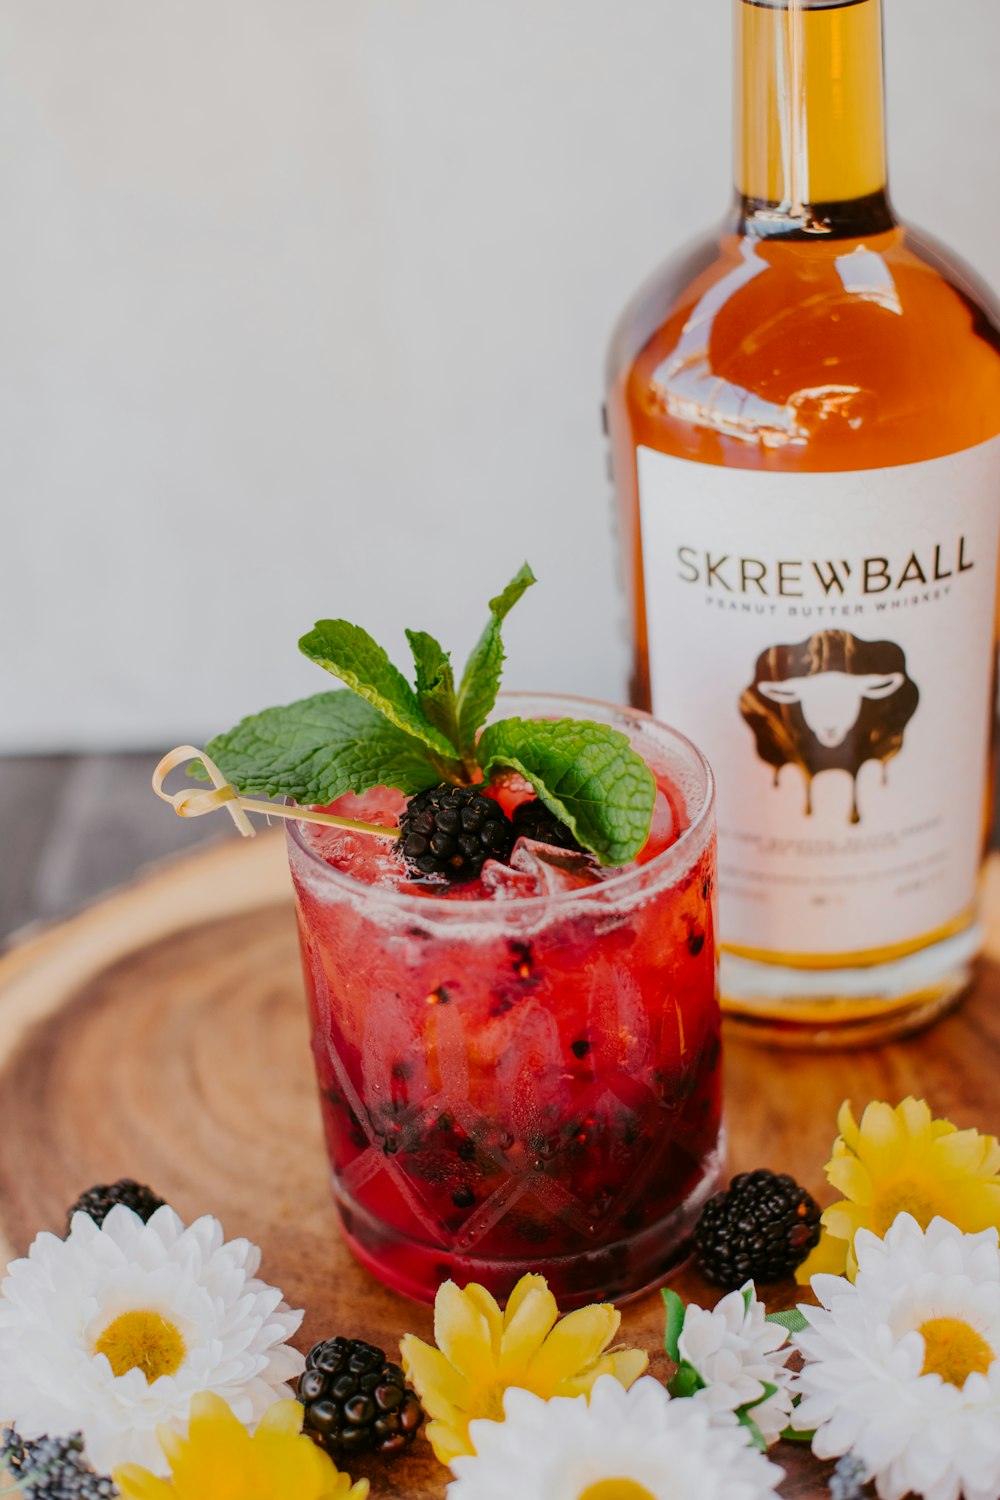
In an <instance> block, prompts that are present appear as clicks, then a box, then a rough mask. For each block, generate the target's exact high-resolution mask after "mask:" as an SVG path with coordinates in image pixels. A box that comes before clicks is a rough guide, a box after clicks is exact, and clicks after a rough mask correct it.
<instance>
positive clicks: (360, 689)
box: [299, 620, 455, 780]
mask: <svg viewBox="0 0 1000 1500" xmlns="http://www.w3.org/2000/svg"><path fill="white" fill-rule="evenodd" d="M299 650H300V651H302V652H304V653H305V655H306V656H308V657H309V659H310V661H314V662H316V663H317V664H318V665H319V666H321V667H325V668H326V670H327V671H328V672H332V673H333V675H334V677H339V678H340V680H341V682H344V683H346V684H347V686H348V687H349V688H350V689H351V690H352V691H353V692H355V693H357V694H358V695H359V696H360V697H362V698H364V699H365V701H366V702H367V703H370V704H371V705H372V707H373V708H377V709H378V711H379V713H380V714H384V715H385V717H386V718H387V719H388V720H389V722H390V723H391V724H395V726H396V728H397V729H402V730H403V731H404V733H406V734H410V735H413V736H414V737H415V738H416V739H418V740H422V741H423V743H424V744H425V745H427V746H428V747H429V748H430V749H431V750H434V751H436V752H437V754H438V755H443V756H444V757H445V758H446V759H448V760H451V759H453V758H454V755H455V752H454V750H453V749H452V746H451V744H450V742H449V741H448V740H447V739H446V738H445V736H444V735H443V734H442V733H441V731H440V729H435V727H434V725H433V724H431V722H430V721H429V720H428V718H427V716H426V714H425V713H424V711H423V709H422V708H421V707H420V704H419V703H418V702H417V699H416V695H415V693H414V691H413V689H412V688H411V687H410V684H409V683H408V682H407V680H406V678H405V677H404V676H403V674H402V672H400V671H399V670H398V669H397V668H396V667H394V666H393V664H392V662H391V661H390V660H389V658H388V656H387V655H386V654H385V652H384V651H383V650H382V647H381V646H379V645H378V644H377V643H376V642H375V641H373V640H372V638H371V636H370V635H369V634H368V632H367V630H362V629H361V627H360V625H352V624H351V623H350V621H349V620H317V621H316V624H315V625H314V626H313V628H312V630H310V631H309V633H308V634H307V635H304V636H303V637H302V639H301V640H300V641H299ZM438 779H439V780H440V777H439V778H438Z"/></svg>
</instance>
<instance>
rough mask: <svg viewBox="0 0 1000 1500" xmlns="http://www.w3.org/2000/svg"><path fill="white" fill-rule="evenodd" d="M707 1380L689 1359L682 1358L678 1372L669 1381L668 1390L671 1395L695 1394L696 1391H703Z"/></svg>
mask: <svg viewBox="0 0 1000 1500" xmlns="http://www.w3.org/2000/svg"><path fill="white" fill-rule="evenodd" d="M704 1389H705V1382H704V1381H703V1380H702V1378H701V1376H700V1375H699V1374H698V1371H697V1370H696V1369H695V1367H694V1365H693V1364H691V1363H690V1361H689V1360H686V1359H685V1360H682V1361H681V1363H680V1364H679V1365H678V1366H677V1370H676V1372H675V1373H674V1374H673V1375H672V1376H671V1377H670V1379H669V1380H668V1381H667V1390H668V1391H669V1392H670V1394H671V1396H678V1397H684V1396H693V1395H694V1393H695V1391H703V1390H704Z"/></svg>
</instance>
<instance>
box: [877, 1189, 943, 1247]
mask: <svg viewBox="0 0 1000 1500" xmlns="http://www.w3.org/2000/svg"><path fill="white" fill-rule="evenodd" d="M940 1211H941V1209H940V1205H939V1204H938V1202H937V1200H936V1199H935V1198H934V1197H933V1195H932V1194H931V1193H930V1192H928V1190H927V1186H926V1184H925V1183H922V1182H913V1181H912V1180H910V1179H908V1178H903V1180H902V1181H901V1182H893V1183H890V1184H889V1186H888V1187H886V1188H884V1189H883V1190H882V1191H881V1192H880V1193H879V1195H878V1198H877V1199H876V1201H875V1203H874V1205H873V1207H872V1223H871V1227H872V1229H873V1230H874V1231H875V1233H876V1234H878V1235H884V1234H885V1233H886V1231H887V1230H889V1229H891V1228H892V1226H893V1224H894V1223H895V1221H896V1215H897V1214H912V1215H913V1217H914V1218H915V1219H916V1221H917V1223H918V1224H919V1225H920V1227H921V1229H926V1228H927V1226H928V1224H929V1223H930V1222H931V1220H932V1219H933V1218H934V1216H935V1214H938V1213H940Z"/></svg>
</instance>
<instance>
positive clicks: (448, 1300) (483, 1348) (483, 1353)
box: [434, 1281, 494, 1385]
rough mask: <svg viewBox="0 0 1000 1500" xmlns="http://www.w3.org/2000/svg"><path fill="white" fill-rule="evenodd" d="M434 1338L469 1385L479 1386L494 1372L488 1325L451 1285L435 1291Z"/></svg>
mask: <svg viewBox="0 0 1000 1500" xmlns="http://www.w3.org/2000/svg"><path fill="white" fill-rule="evenodd" d="M434 1338H435V1340H436V1342H437V1346H438V1348H439V1349H440V1350H441V1352H442V1353H443V1354H444V1355H445V1357H446V1358H447V1359H449V1360H450V1361H451V1363H452V1364H453V1365H454V1366H455V1369H456V1370H458V1371H459V1372H460V1373H461V1374H462V1375H464V1376H465V1377H466V1378H467V1379H468V1380H469V1382H470V1383H471V1384H473V1385H479V1384H481V1383H482V1381H483V1379H484V1377H486V1378H489V1376H490V1374H491V1372H492V1371H493V1369H494V1364H493V1342H492V1339H491V1337H490V1325H489V1322H488V1321H487V1319H486V1317H485V1316H484V1315H483V1313H482V1312H481V1311H480V1309H479V1308H478V1307H477V1306H476V1303H475V1302H474V1301H473V1300H472V1298H471V1297H467V1296H466V1295H465V1293H464V1292H463V1291H460V1290H459V1288H458V1287H457V1286H456V1285H455V1283H454V1282H453V1281H445V1282H443V1283H442V1285H441V1286H440V1287H438V1293H437V1297H436V1298H435V1300H434Z"/></svg>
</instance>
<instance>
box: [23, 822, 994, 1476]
mask: <svg viewBox="0 0 1000 1500" xmlns="http://www.w3.org/2000/svg"><path fill="white" fill-rule="evenodd" d="M987 912H988V914H989V915H990V917H991V922H990V934H989V942H988V954H987V957H986V959H985V960H984V962H983V964H982V969H981V973H980V977H979V980H978V983H977V985H976V988H975V990H974V991H973V993H972V994H971V995H970V996H969V998H968V999H967V1000H966V1002H965V1003H964V1005H963V1006H962V1007H961V1008H960V1009H959V1010H958V1011H957V1012H955V1013H954V1014H952V1015H950V1016H948V1017H947V1018H946V1019H945V1020H943V1021H941V1022H940V1023H939V1024H938V1025H937V1026H936V1027H935V1028H933V1029H932V1030H930V1031H928V1032H924V1033H923V1034H921V1035H920V1036H918V1037H916V1038H912V1039H909V1040H907V1041H903V1042H900V1043H896V1044H893V1045H891V1046H885V1047H881V1048H878V1049H870V1050H867V1051H857V1052H843V1053H817V1054H808V1053H799V1052H785V1051H782V1052H771V1051H765V1050H762V1049H758V1048H755V1047H753V1046H751V1045H748V1044H746V1043H743V1042H739V1041H736V1040H735V1039H730V1041H729V1043H728V1044H727V1055H726V1077H727V1088H728V1119H729V1132H730V1167H731V1169H732V1170H733V1171H740V1170H744V1169H747V1168H752V1167H758V1166H768V1167H771V1168H773V1169H775V1170H784V1171H789V1172H792V1173H793V1174H794V1175H795V1176H796V1177H797V1178H798V1179H799V1180H800V1181H801V1182H803V1183H804V1184H805V1185H807V1186H808V1187H809V1188H811V1189H812V1190H813V1191H814V1192H815V1193H816V1195H817V1196H818V1197H820V1199H821V1201H828V1199H829V1196H830V1195H829V1193H828V1192H824V1188H825V1183H824V1179H823V1176H822V1170H821V1169H822V1164H823V1163H824V1162H825V1161H826V1159H827V1156H828V1154H829V1148H830V1145H831V1142H832V1140H833V1137H834V1134H835V1117H836V1112H837V1108H838V1106H839V1104H840V1102H841V1100H842V1099H843V1098H844V1097H845V1096H850V1097H851V1098H852V1099H853V1101H854V1102H855V1104H856V1105H858V1106H859V1107H860V1106H862V1105H864V1104H865V1103H866V1102H867V1101H868V1100H869V1099H871V1098H883V1099H889V1100H891V1101H893V1102H896V1101H898V1100H899V1099H901V1098H903V1096H904V1095H906V1094H908V1093H915V1094H918V1095H924V1096H926V1097H927V1098H928V1099H929V1100H930V1101H931V1103H932V1105H933V1107H934V1109H935V1111H936V1112H937V1113H941V1114H947V1115H948V1116H950V1117H951V1118H952V1119H954V1120H955V1121H956V1122H957V1123H958V1124H960V1125H976V1126H978V1127H979V1128H980V1129H983V1130H987V1131H991V1132H994V1133H998V1132H1000V1090H998V1088H997V1077H998V1074H1000V863H998V862H997V860H996V859H994V861H993V863H992V865H991V868H990V870H989V872H988V881H987ZM121 1176H132V1177H136V1178H139V1179H140V1180H141V1181H145V1182H148V1183H150V1184H151V1185H152V1186H153V1187H154V1188H155V1189H156V1190H157V1191H158V1192H160V1193H161V1194H162V1195H163V1196H164V1197H165V1198H167V1199H169V1201H170V1202H171V1203H173V1204H174V1206H175V1207H176V1208H177V1210H178V1212H179V1213H180V1214H181V1215H182V1217H184V1218H185V1219H188V1220H190V1219H193V1218H195V1217H196V1216H197V1215H199V1214H202V1213H213V1214H216V1215H217V1216H218V1217H219V1218H220V1219H221V1220H222V1222H223V1224H224V1225H225V1227H226V1231H227V1233H228V1234H229V1235H230V1236H235V1235H246V1236H248V1237H249V1238H250V1239H252V1240H254V1241H256V1243H258V1244H259V1245H260V1246H261V1247H262V1249H263V1251H264V1264H263V1274H264V1276H265V1277H266V1278H267V1279H268V1280H270V1281H272V1282H274V1283H275V1284H277V1285H278V1286H281V1287H282V1288H283V1289H284V1291H285V1293H286V1296H287V1297H288V1300H289V1301H290V1302H291V1303H292V1304H293V1305H295V1306H300V1307H305V1308H306V1309H307V1311H306V1318H305V1322H304V1325H303V1328H302V1330H301V1336H300V1342H301V1346H302V1347H303V1348H307V1347H308V1346H309V1344H310V1343H312V1342H313V1341H315V1340H316V1339H318V1338H322V1337H329V1336H331V1335H333V1334H334V1333H344V1334H347V1335H349V1336H361V1337H364V1338H367V1339H370V1340H371V1341H372V1342H374V1343H376V1344H380V1345H382V1346H383V1347H384V1348H385V1349H386V1350H387V1351H389V1352H390V1357H392V1356H393V1355H394V1353H395V1350H396V1346H397V1343H398V1339H399V1337H400V1335H401V1334H402V1333H403V1332H405V1331H408V1330H409V1331H412V1332H415V1333H418V1334H420V1335H421V1336H422V1337H424V1338H429V1337H430V1335H431V1312H430V1309H428V1308H423V1307H416V1306H414V1305H413V1304H411V1303H408V1302H406V1301H404V1300H403V1299H402V1298H400V1297H398V1296H396V1295H395V1294H393V1293H391V1292H388V1291H386V1290H385V1289H384V1288H383V1287H382V1286H380V1285H379V1284H378V1283H377V1282H376V1281H375V1280H373V1278H372V1277H371V1276H370V1275H368V1274H367V1273H366V1272H365V1271H363V1270H362V1269H361V1268H360V1267H359V1266H358V1265H356V1264H355V1262H354V1261H353V1260H352V1258H351V1256H350V1255H349V1254H348V1252H347V1250H346V1249H345V1247H344V1245H343V1243H342V1242H341V1240H340V1237H339V1235H338V1232H337V1226H336V1220H335V1215H334V1212H333V1208H332V1205H331V1200H330V1195H329V1189H328V1183H327V1164H326V1157H325V1152H324V1148H323V1143H322V1138H321V1132H320V1120H319V1110H318V1106H317V1104H316V1101H315V1092H314V1084H313V1076H312V1062H311V1057H310V1051H309V1044H308V1035H307V1026H306V1014H305V1005H304V1001H303V994H302V982H301V976H300V971H299V959H298V952H297V945H296V936H295V924H294V917H293V911H292V903H291V888H290V882H289V879H288V872H287V867H286V863H285V854H284V840H283V836H282V835H281V834H280V833H267V834H264V835H262V836H261V837H259V838H258V839H256V840H255V841H254V842H253V843H243V842H241V841H235V840H233V841H230V842H226V843H222V844H219V845H217V846H214V847H211V848H209V849H208V850H207V851H205V852H201V853H198V854H195V855H192V856H191V857H188V858H184V859H181V860H177V861H174V862H172V863H170V864H167V865H163V866H160V867H159V868H158V869H156V870H155V871H154V872H153V873H151V874H150V875H148V876H147V877H145V878H144V879H142V880H140V881H139V882H137V883H136V884H134V885H133V886H130V887H128V888H127V889H125V890H122V891H120V892H118V893H116V894H115V895H113V896H111V897H109V898H108V899H106V900H104V901H102V902H101V903H100V904H98V905H95V906H92V907H90V908H89V909H87V910H85V911H83V912H82V913H80V914H79V915H78V916H76V917H74V918H72V919H71V920H70V921H67V922H64V923H62V924H60V925H58V926H55V927H51V928H49V929H48V930H46V931H43V932H42V933H41V935H39V936H36V937H32V938H30V939H29V940H26V941H24V942H22V943H21V944H20V945H19V946H17V947H15V948H13V949H12V950H11V951H10V952H8V953H7V954H6V955H5V956H4V957H2V958H0V1253H2V1255H3V1262H4V1263H5V1262H6V1261H7V1260H8V1259H10V1258H11V1257H12V1256H14V1255H18V1254H22V1253H23V1252H24V1251H25V1249H26V1248H27V1246H28V1244H29V1243H30V1241H31V1239H32V1237H33V1236H34V1235H35V1234H36V1233H37V1232H38V1230H40V1229H44V1228H51V1229H55V1230H56V1231H57V1232H61V1230H62V1227H63V1224H64V1220H65V1213H66V1207H67V1205H68V1204H69V1203H70V1202H72V1201H73V1199H74V1198H75V1197H76V1196H77V1194H78V1193H79V1192H80V1191H81V1190H83V1189H84V1188H86V1187H89V1186H90V1185H91V1184H92V1183H95V1182H109V1181H113V1180H114V1179H115V1178H117V1177H121ZM674 1285H675V1286H676V1287H677V1289H678V1291H679V1292H680V1293H681V1295H682V1296H683V1297H685V1298H686V1299H687V1298H694V1299H696V1300H699V1301H701V1302H703V1303H706V1304H707V1305H712V1303H713V1302H714V1301H715V1299H716V1298H717V1296H718V1295H719V1294H718V1293H717V1292H716V1291H714V1290H712V1289H711V1288H710V1287H708V1286H707V1285H706V1284H705V1283H704V1282H703V1281H702V1280H701V1279H700V1278H699V1276H698V1275H697V1273H696V1272H695V1271H694V1270H693V1269H690V1268H688V1269H687V1270H686V1271H684V1272H682V1273H681V1274H680V1275H678V1276H677V1277H676V1278H675V1281H674ZM768 1298H769V1302H770V1303H771V1304H772V1305H774V1306H787V1305H789V1304H790V1303H791V1302H793V1301H794V1300H795V1290H794V1288H793V1287H792V1286H791V1285H790V1284H787V1285H783V1286H781V1287H779V1288H773V1289H768ZM661 1309H662V1304H661V1301H660V1298H659V1296H658V1295H657V1294H653V1295H651V1296H648V1297H645V1298H643V1299H641V1300H640V1301H638V1302H635V1303H633V1304H631V1305H630V1306H627V1307H626V1308H625V1311H624V1320H623V1335H624V1337H625V1338H626V1340H627V1341H628V1342H629V1343H631V1344H636V1345H639V1346H640V1347H644V1348H646V1349H648V1350H649V1351H650V1354H651V1355H652V1368H653V1372H654V1373H656V1374H659V1375H665V1374H666V1373H667V1372H668V1366H667V1364H666V1360H665V1357H664V1356H663V1355H662V1354H660V1353H658V1350H659V1346H660V1344H661V1341H662V1321H663V1320H662V1310H661ZM775 1456H776V1457H777V1459H778V1461H779V1462H781V1463H783V1464H784V1465H785V1467H786V1469H787V1471H788V1477H787V1478H786V1480H785V1484H784V1487H783V1493H784V1494H785V1495H786V1496H789V1497H791V1496H796V1497H821V1496H825V1495H826V1494H827V1490H826V1478H827V1475H828V1473H829V1466H828V1465H822V1464H819V1463H817V1462H816V1461H815V1460H813V1458H812V1457H811V1455H810V1454H809V1453H808V1451H803V1450H802V1449H801V1448H799V1447H798V1446H797V1445H791V1444H783V1445H781V1447H780V1448H779V1449H778V1450H777V1453H776V1455H775ZM354 1471H355V1475H356V1476H357V1475H358V1474H361V1473H367V1474H368V1475H369V1476H370V1477H371V1479H372V1488H373V1500H377V1497H380V1496H384V1497H387V1500H389V1497H404V1496H405V1497H409V1500H431V1497H435V1500H440V1497H441V1496H443V1494H444V1488H445V1484H446V1482H447V1478H448V1476H447V1473H446V1471H445V1470H444V1469H442V1468H441V1467H440V1466H439V1465H438V1464H437V1463H436V1461H435V1459H434V1458H433V1455H432V1454H431V1451H430V1447H429V1445H428V1444H427V1443H426V1441H425V1440H424V1439H423V1438H422V1437H421V1438H420V1439H419V1440H418V1443H417V1444H416V1446H415V1448H414V1449H413V1450H412V1452H411V1453H410V1454H408V1455H406V1456H404V1457H403V1458H401V1459H400V1460H398V1461H396V1462H395V1463H391V1464H390V1463H385V1462H383V1461H381V1460H376V1459H373V1460H369V1461H368V1462H367V1463H363V1462H362V1461H360V1460H359V1461H358V1462H357V1463H356V1464H355V1465H354Z"/></svg>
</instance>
